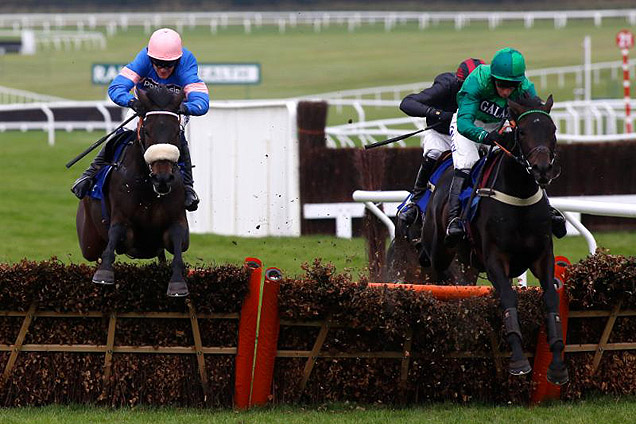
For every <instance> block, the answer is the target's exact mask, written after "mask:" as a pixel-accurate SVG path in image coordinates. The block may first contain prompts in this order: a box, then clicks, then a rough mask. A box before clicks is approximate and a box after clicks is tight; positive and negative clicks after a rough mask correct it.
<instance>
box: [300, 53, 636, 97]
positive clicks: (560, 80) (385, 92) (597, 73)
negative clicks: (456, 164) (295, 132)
mask: <svg viewBox="0 0 636 424" xmlns="http://www.w3.org/2000/svg"><path fill="white" fill-rule="evenodd" d="M622 66H623V62H622V61H620V60H617V61H610V62H597V63H592V64H590V72H591V73H592V77H593V78H592V83H593V84H599V83H601V72H602V71H609V72H610V77H611V78H612V79H614V80H616V79H618V78H619V76H620V77H621V78H622ZM628 69H629V72H630V75H632V76H634V75H636V59H631V60H630V61H629V62H628ZM584 73H585V65H572V66H557V67H552V68H541V69H531V70H528V71H527V72H526V75H527V76H528V78H530V79H531V80H532V81H533V82H534V83H535V84H536V85H537V86H538V87H539V88H540V89H542V90H544V89H546V88H547V87H548V78H550V79H552V78H555V77H556V80H557V86H558V87H559V88H561V87H563V86H565V78H566V77H569V78H572V77H574V79H575V80H574V81H575V84H576V86H577V87H581V86H582V85H583V79H584ZM432 84H433V82H432V81H425V82H414V83H410V84H400V85H388V86H381V87H367V88H358V89H354V90H340V91H331V92H328V93H319V94H314V95H312V96H308V97H312V98H319V99H326V100H329V99H336V100H338V99H349V100H363V99H368V100H383V99H389V100H401V99H402V98H403V97H404V96H405V95H407V94H409V93H418V92H420V91H422V90H423V89H425V88H427V87H430V86H431V85H432Z"/></svg>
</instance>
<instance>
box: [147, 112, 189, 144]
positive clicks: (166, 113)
mask: <svg viewBox="0 0 636 424" xmlns="http://www.w3.org/2000/svg"><path fill="white" fill-rule="evenodd" d="M148 115H169V116H174V117H175V118H177V121H179V126H181V115H179V114H178V113H175V112H170V111H167V110H152V111H150V112H146V113H145V114H144V115H143V116H139V125H137V140H139V144H140V146H141V152H142V153H146V147H145V146H144V142H143V138H144V133H143V131H142V130H143V127H144V121H145V120H146V117H147V116H148Z"/></svg>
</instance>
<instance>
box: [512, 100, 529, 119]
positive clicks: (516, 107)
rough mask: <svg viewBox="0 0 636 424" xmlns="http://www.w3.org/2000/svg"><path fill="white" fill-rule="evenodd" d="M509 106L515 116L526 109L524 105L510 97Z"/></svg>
mask: <svg viewBox="0 0 636 424" xmlns="http://www.w3.org/2000/svg"><path fill="white" fill-rule="evenodd" d="M508 108H509V109H510V111H511V112H512V116H513V117H516V116H519V115H521V114H522V113H523V112H524V110H525V108H524V107H523V106H521V105H520V104H519V103H517V102H515V101H514V100H511V99H508Z"/></svg>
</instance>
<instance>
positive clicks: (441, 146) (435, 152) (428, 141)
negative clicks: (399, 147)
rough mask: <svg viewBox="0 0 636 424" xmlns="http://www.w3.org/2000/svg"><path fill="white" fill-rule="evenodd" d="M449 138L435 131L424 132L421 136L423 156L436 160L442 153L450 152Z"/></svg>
mask: <svg viewBox="0 0 636 424" xmlns="http://www.w3.org/2000/svg"><path fill="white" fill-rule="evenodd" d="M450 148H451V136H450V135H448V134H441V133H438V132H437V131H435V130H426V131H424V133H423V136H422V150H423V155H424V156H425V157H426V156H429V157H431V158H433V159H437V158H438V157H439V156H440V155H441V154H442V153H443V152H445V151H446V150H450Z"/></svg>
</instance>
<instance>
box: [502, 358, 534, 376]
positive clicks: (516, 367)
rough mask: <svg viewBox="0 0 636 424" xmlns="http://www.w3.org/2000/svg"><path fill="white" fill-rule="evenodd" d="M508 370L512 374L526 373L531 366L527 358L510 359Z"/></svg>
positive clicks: (530, 369)
mask: <svg viewBox="0 0 636 424" xmlns="http://www.w3.org/2000/svg"><path fill="white" fill-rule="evenodd" d="M508 371H509V372H510V374H512V375H526V374H528V373H529V372H530V371H532V367H531V366H530V362H528V359H526V358H523V359H519V360H518V361H510V366H509V368H508Z"/></svg>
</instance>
